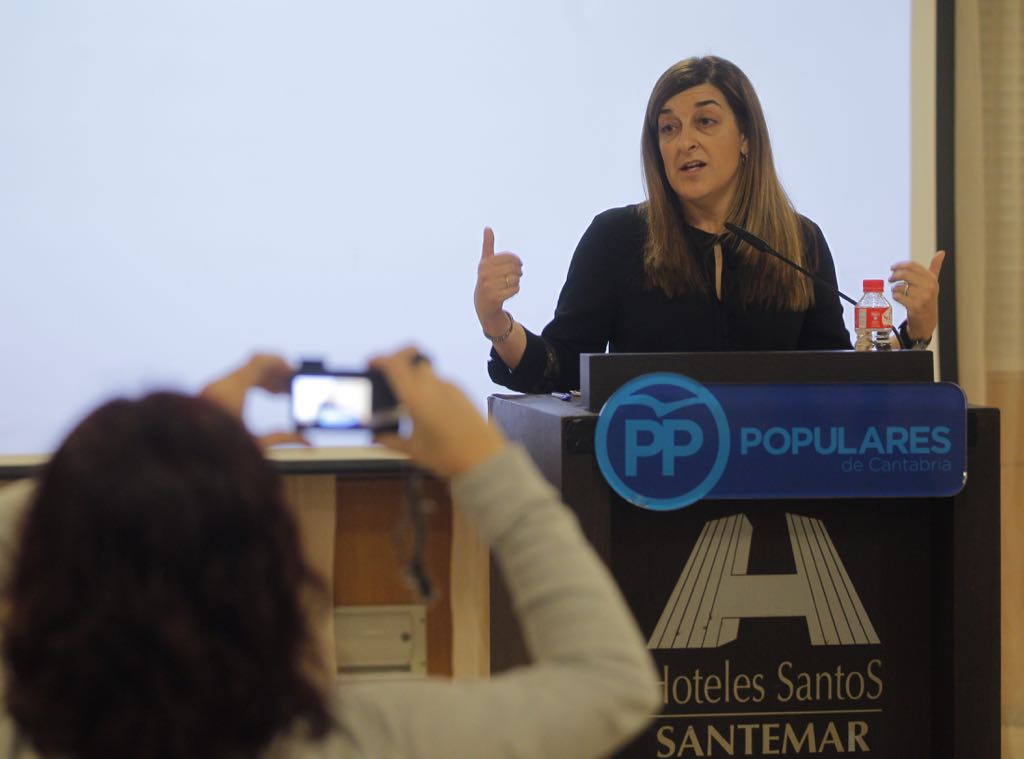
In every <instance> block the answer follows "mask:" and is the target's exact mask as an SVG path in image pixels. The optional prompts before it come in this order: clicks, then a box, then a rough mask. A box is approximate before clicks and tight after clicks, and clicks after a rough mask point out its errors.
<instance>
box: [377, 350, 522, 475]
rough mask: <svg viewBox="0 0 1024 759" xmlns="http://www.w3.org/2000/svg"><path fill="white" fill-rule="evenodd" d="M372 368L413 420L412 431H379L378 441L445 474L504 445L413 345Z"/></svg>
mask: <svg viewBox="0 0 1024 759" xmlns="http://www.w3.org/2000/svg"><path fill="white" fill-rule="evenodd" d="M370 366H371V367H372V368H374V369H377V370H378V371H380V373H381V374H382V375H383V376H384V377H385V378H386V379H387V381H388V382H389V383H390V385H391V388H392V390H393V391H394V394H395V397H396V398H397V399H398V401H399V403H401V404H402V406H403V408H404V409H405V411H406V412H407V413H408V415H409V416H410V417H411V418H412V433H411V435H410V436H409V437H400V436H399V435H397V434H393V433H384V434H378V435H377V436H376V438H375V439H376V440H377V442H379V443H381V444H383V445H385V446H387V447H388V448H392V449H394V450H396V451H401V452H403V453H405V454H407V455H408V456H409V457H410V458H412V459H413V460H414V461H416V462H417V463H419V464H421V465H422V466H424V467H426V468H427V469H430V470H432V471H433V472H435V473H437V474H439V475H441V476H443V477H455V476H457V475H460V474H463V473H465V472H467V471H469V470H470V469H472V468H473V467H475V466H476V465H477V464H480V463H483V462H484V461H485V460H486V459H488V458H490V457H491V456H493V455H494V454H496V453H497V452H498V451H500V450H501V449H502V448H504V447H505V445H506V442H505V438H504V436H503V435H502V434H501V432H500V431H499V430H498V428H497V427H495V426H494V425H493V424H490V423H489V422H487V420H485V419H484V418H483V417H482V416H481V415H480V412H479V411H477V410H476V408H475V407H474V406H473V404H472V403H471V402H470V400H469V399H468V398H467V397H466V396H465V395H464V394H463V393H462V391H461V390H459V389H458V388H457V387H456V386H455V385H453V384H452V383H450V382H447V381H445V380H442V379H441V378H439V377H438V376H437V375H436V374H435V373H434V370H433V368H432V367H431V366H430V362H429V361H427V360H426V359H425V358H424V357H423V355H422V354H421V353H419V352H418V351H417V350H415V349H414V348H406V349H405V350H401V351H399V352H398V353H395V354H393V355H391V356H386V357H382V358H378V359H375V360H374V361H371V362H370Z"/></svg>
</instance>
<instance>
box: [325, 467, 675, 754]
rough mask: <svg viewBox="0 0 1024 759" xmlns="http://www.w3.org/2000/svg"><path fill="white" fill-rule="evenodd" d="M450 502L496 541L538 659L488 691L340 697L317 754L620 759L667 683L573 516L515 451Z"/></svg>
mask: <svg viewBox="0 0 1024 759" xmlns="http://www.w3.org/2000/svg"><path fill="white" fill-rule="evenodd" d="M452 495H453V498H454V500H455V502H456V504H457V505H458V506H459V507H461V508H462V509H463V510H464V511H465V512H466V513H467V514H468V515H469V516H470V518H471V519H472V520H473V521H474V522H475V523H476V525H477V527H478V529H479V531H480V533H481V535H482V536H483V537H484V539H485V540H487V541H489V542H490V543H491V546H492V548H493V551H494V555H495V556H496V558H497V561H498V564H499V565H500V567H501V569H502V572H503V574H504V576H505V579H506V581H507V584H508V586H509V589H510V593H511V595H512V599H513V604H514V606H515V609H516V613H517V615H518V618H519V621H520V624H521V626H522V628H523V631H524V634H525V636H526V640H527V645H528V646H529V649H530V652H531V654H532V657H533V659H534V662H533V663H532V664H531V665H529V666H526V667H522V668H520V669H517V670H513V671H511V672H508V673H504V674H501V675H498V676H496V677H494V678H493V679H491V680H476V681H446V680H426V681H421V682H412V683H410V682H404V683H380V684H375V685H365V686H362V685H358V686H353V685H343V686H340V687H339V689H338V692H337V696H338V698H337V710H338V711H337V714H338V717H339V720H340V723H341V726H340V730H339V731H338V734H336V735H335V736H334V738H335V739H337V740H336V741H335V740H333V739H328V741H327V742H326V744H327V745H321V746H320V747H318V749H316V750H315V752H316V755H322V756H349V757H351V756H365V757H371V756H372V757H416V758H417V759H435V758H436V759H460V758H462V757H465V758H466V759H469V758H470V757H472V758H473V759H476V758H477V757H481V756H486V757H489V758H491V759H537V758H538V757H557V758H558V759H589V758H592V757H600V756H606V755H607V754H609V753H611V752H612V751H613V750H614V749H615V748H616V747H618V746H620V745H621V744H623V743H624V742H625V741H626V740H628V739H629V738H630V737H632V736H633V735H635V734H636V733H637V732H638V731H639V730H640V729H641V728H642V727H643V725H644V724H645V723H646V721H647V720H648V719H649V717H650V716H651V715H652V714H653V712H654V710H655V709H656V708H657V706H658V698H657V686H656V682H655V676H654V669H653V666H652V662H651V659H650V656H649V654H648V652H647V649H646V646H645V644H644V641H643V639H642V638H641V635H640V631H639V630H638V628H637V626H636V624H635V622H634V621H633V619H632V617H631V615H630V612H629V610H628V608H627V607H626V604H625V602H624V600H623V598H622V596H621V595H620V593H619V591H618V589H617V588H616V586H615V584H614V582H613V580H612V578H611V576H610V575H609V573H608V571H607V570H606V568H605V567H604V565H603V564H602V562H601V561H600V559H599V558H598V557H597V555H596V554H595V553H594V551H593V550H592V548H591V547H590V545H589V544H588V543H587V541H586V539H585V538H584V537H583V535H582V533H581V531H580V529H579V526H578V524H577V523H576V519H575V517H574V516H573V515H572V514H571V512H569V510H568V509H567V508H566V507H565V506H564V505H562V504H561V503H560V501H559V498H558V495H557V493H556V492H555V491H554V489H553V488H551V486H550V485H548V483H547V482H545V481H544V480H543V479H542V478H541V476H540V474H539V473H538V472H537V470H536V469H535V468H534V466H533V464H532V462H531V461H530V460H529V458H528V457H527V455H526V454H525V453H524V452H523V451H522V450H520V449H518V448H516V447H509V448H508V449H506V450H505V451H503V452H502V453H501V454H499V455H497V456H495V457H493V458H491V459H490V460H488V461H487V462H485V463H484V464H482V465H481V466H479V467H477V468H476V469H475V470H473V471H472V472H470V473H468V474H466V475H464V476H462V477H460V478H457V479H456V480H455V481H453V483H452ZM332 743H333V744H334V745H335V747H336V748H338V749H342V746H344V748H343V749H342V750H340V751H337V752H334V751H331V749H330V746H329V744H332Z"/></svg>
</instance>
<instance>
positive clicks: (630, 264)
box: [474, 56, 944, 393]
mask: <svg viewBox="0 0 1024 759" xmlns="http://www.w3.org/2000/svg"><path fill="white" fill-rule="evenodd" d="M642 146H643V151H642V152H643V169H644V178H645V181H646V185H647V202H645V203H642V204H639V205H634V206H627V207H624V208H614V209H611V210H609V211H605V212H604V213H601V214H599V215H598V216H597V217H596V218H595V219H594V220H593V222H592V223H591V225H590V227H589V228H588V229H587V231H586V232H585V233H584V235H583V238H582V239H581V240H580V242H579V245H578V246H577V248H576V252H575V253H574V255H573V258H572V262H571V263H570V265H569V273H568V276H567V278H566V281H565V284H564V286H563V287H562V292H561V295H560V296H559V299H558V305H557V307H556V309H555V316H554V319H553V320H552V321H551V322H550V323H549V324H548V325H547V327H545V328H544V330H543V332H541V334H540V335H537V334H534V333H532V332H530V331H529V330H527V329H526V328H525V327H523V326H522V325H521V324H519V323H518V322H517V321H516V320H515V319H514V318H513V317H512V315H511V314H510V313H509V312H508V311H507V310H505V308H504V304H505V301H507V300H508V299H509V298H511V297H512V296H514V295H515V294H516V293H518V292H519V288H520V278H521V276H522V262H521V260H520V259H519V257H518V256H516V255H515V254H513V253H509V252H502V253H497V254H496V253H495V252H494V234H493V232H492V231H491V230H490V229H485V230H484V240H483V251H482V254H481V258H480V264H479V268H478V272H477V282H476V289H475V292H474V305H475V307H476V313H477V318H478V319H479V320H480V325H481V327H482V328H483V332H484V335H485V336H486V337H487V338H488V339H490V341H491V343H492V345H493V349H492V351H491V360H490V364H489V366H488V370H489V373H490V375H491V378H492V379H493V380H494V381H495V382H497V383H498V384H501V385H504V386H506V387H508V388H511V389H513V390H517V391H519V392H527V393H542V392H549V391H554V390H559V391H566V390H571V389H576V388H578V387H579V356H580V354H581V353H602V352H604V351H605V350H606V349H608V350H611V351H612V352H669V351H678V352H685V351H719V350H722V351H745V350H778V351H784V350H813V349H842V348H850V336H849V333H848V332H847V330H846V327H845V326H844V324H843V310H842V306H841V304H840V302H839V299H838V297H837V296H836V293H835V290H834V289H829V288H828V287H827V286H825V285H822V284H821V283H819V282H816V281H815V280H813V279H811V278H810V277H808V276H806V275H805V274H803V273H801V272H800V271H798V270H797V269H796V268H795V267H791V266H788V265H786V264H785V263H784V262H782V261H779V260H777V259H776V258H774V257H771V256H769V255H767V254H765V253H763V252H761V251H758V250H755V249H754V248H752V247H751V246H750V245H748V244H746V243H743V242H741V241H740V240H738V239H737V238H736V237H734V236H732V235H731V234H730V233H728V232H726V229H725V226H724V225H725V223H726V222H731V223H734V224H736V225H738V226H739V227H742V228H744V229H746V230H748V231H750V232H752V233H753V234H754V235H756V236H757V237H759V238H761V239H762V240H764V241H766V242H767V244H768V245H770V246H771V247H772V248H774V249H775V250H777V251H780V252H781V253H782V254H783V255H785V256H786V257H787V258H789V259H790V260H791V261H793V262H794V263H797V264H800V265H801V266H803V267H804V268H807V269H810V270H811V271H814V272H815V273H816V274H817V275H818V276H819V277H821V278H822V279H824V280H825V281H827V282H829V283H831V284H832V285H833V286H834V285H835V284H836V274H835V265H834V264H833V262H832V254H831V252H830V251H829V248H828V244H827V243H826V242H825V238H824V236H823V235H822V233H821V230H820V229H819V228H818V226H817V225H816V224H815V223H814V222H812V221H810V220H809V219H807V218H805V217H803V216H800V215H799V214H798V213H797V212H796V210H795V209H794V208H793V205H792V203H791V202H790V200H789V198H788V197H787V196H786V193H785V191H784V190H783V188H782V185H781V183H780V182H779V179H778V176H777V175H776V173H775V166H774V162H773V160H772V150H771V144H770V142H769V139H768V128H767V125H766V124H765V119H764V114H763V113H762V111H761V104H760V102H759V101H758V98H757V94H756V93H755V92H754V88H753V86H752V85H751V83H750V81H749V80H748V79H747V77H746V75H745V74H744V73H743V72H742V71H741V70H740V69H739V68H738V67H737V66H736V65H735V64H733V63H730V62H729V61H727V60H724V59H722V58H717V57H714V56H707V57H703V58H688V59H686V60H684V61H681V62H679V63H677V64H675V65H674V66H672V67H671V68H670V69H669V70H668V71H666V72H665V73H664V74H662V76H661V78H660V79H658V82H657V83H656V84H655V86H654V91H653V92H652V93H651V97H650V100H649V101H648V104H647V112H646V115H645V117H644V126H643V137H642ZM943 256H944V254H943V253H941V252H940V253H938V254H937V255H936V256H935V258H934V259H933V260H932V262H931V267H930V268H925V267H924V266H921V265H920V264H917V263H913V262H910V261H902V262H899V263H897V264H894V265H893V267H892V276H891V277H890V282H898V283H899V284H898V285H897V286H896V287H894V288H893V297H894V299H895V300H896V301H897V302H898V303H900V304H902V305H903V306H905V307H906V309H907V317H908V318H907V322H906V323H904V325H902V327H901V340H902V342H903V343H904V344H905V345H910V344H914V345H917V346H921V345H926V344H927V341H928V340H930V338H931V335H932V332H933V331H934V329H935V326H936V324H937V321H938V309H937V302H938V273H939V268H940V267H941V265H942V259H943Z"/></svg>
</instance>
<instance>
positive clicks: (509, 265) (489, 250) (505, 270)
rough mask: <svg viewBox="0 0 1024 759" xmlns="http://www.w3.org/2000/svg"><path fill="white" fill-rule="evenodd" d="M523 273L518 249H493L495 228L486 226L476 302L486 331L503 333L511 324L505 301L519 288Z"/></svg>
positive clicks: (477, 314)
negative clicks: (495, 250) (512, 250)
mask: <svg viewBox="0 0 1024 759" xmlns="http://www.w3.org/2000/svg"><path fill="white" fill-rule="evenodd" d="M522 277H523V262H522V261H521V260H519V256H517V255H516V254H515V253H509V252H508V251H503V252H501V253H495V252H494V232H493V231H492V230H491V228H490V227H485V228H484V243H483V248H482V250H481V252H480V263H479V265H478V266H477V269H476V289H475V290H474V291H473V305H474V306H475V307H476V316H477V318H478V319H479V320H480V326H481V327H483V330H484V332H485V333H487V334H501V333H502V332H503V331H504V330H505V328H506V327H507V326H508V317H506V316H505V315H504V313H502V310H503V308H504V305H505V301H506V300H508V299H509V298H511V297H512V296H513V295H515V294H516V293H517V292H519V280H520V279H522Z"/></svg>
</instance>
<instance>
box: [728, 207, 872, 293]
mask: <svg viewBox="0 0 1024 759" xmlns="http://www.w3.org/2000/svg"><path fill="white" fill-rule="evenodd" d="M725 228H726V229H728V230H729V231H730V232H732V234H734V235H735V236H736V237H738V238H740V239H741V240H743V242H745V243H747V245H749V246H750V247H752V248H756V249H757V250H759V251H761V252H762V253H767V254H768V255H770V256H775V257H776V258H778V259H779V260H780V261H785V262H786V263H787V264H789V265H790V266H792V267H793V268H794V269H796V270H797V271H799V272H802V273H803V274H806V275H807V276H808V277H810V278H811V279H813V280H814V281H815V282H819V283H821V284H823V285H824V286H825V287H827V288H828V289H829V290H831V291H832V292H834V293H836V294H837V295H838V296H839V297H840V298H842V299H843V300H845V301H846V302H847V303H852V304H853V305H854V306H856V305H857V301H855V300H854V299H853V298H851V297H850V296H849V295H847V294H846V293H844V292H843V291H842V290H840V289H839V288H838V287H836V286H835V285H833V284H832V283H831V282H829V281H828V280H827V279H825V278H824V277H821V276H819V275H817V274H815V273H814V272H813V271H810V270H808V269H805V268H804V267H802V266H801V265H800V264H798V263H797V262H796V261H791V260H789V259H788V258H786V257H785V256H784V255H782V254H781V253H779V252H778V251H777V250H775V249H773V248H772V246H771V245H769V244H768V243H766V242H765V241H764V240H762V239H761V238H760V237H758V236H756V235H754V234H752V233H750V232H748V231H747V230H745V229H744V228H743V227H737V226H736V225H735V224H730V223H729V222H725Z"/></svg>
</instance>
